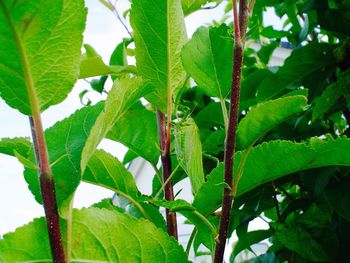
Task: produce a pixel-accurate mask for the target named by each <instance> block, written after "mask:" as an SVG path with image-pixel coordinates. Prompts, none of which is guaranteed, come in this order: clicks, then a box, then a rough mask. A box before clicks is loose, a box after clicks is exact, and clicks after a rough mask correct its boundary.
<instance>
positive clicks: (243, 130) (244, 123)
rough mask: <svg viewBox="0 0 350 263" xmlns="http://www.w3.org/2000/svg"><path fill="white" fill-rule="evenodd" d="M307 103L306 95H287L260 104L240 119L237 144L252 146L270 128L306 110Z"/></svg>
mask: <svg viewBox="0 0 350 263" xmlns="http://www.w3.org/2000/svg"><path fill="white" fill-rule="evenodd" d="M306 103H307V98H306V97H305V96H287V97H283V98H279V99H276V100H270V101H267V102H264V103H261V104H258V105H257V106H256V107H254V108H253V109H251V110H250V111H249V112H248V114H247V115H246V116H245V117H244V118H243V119H242V120H241V121H240V123H239V125H238V128H237V144H238V145H239V146H240V147H241V148H243V149H245V148H249V147H251V146H252V145H254V143H255V142H256V141H257V140H258V139H259V138H261V137H262V136H264V134H266V133H267V132H268V131H269V130H271V129H272V128H274V127H276V126H277V125H279V124H280V123H282V122H283V121H285V120H287V119H288V118H289V117H291V116H293V115H294V114H296V113H299V112H302V111H303V110H305V107H306Z"/></svg>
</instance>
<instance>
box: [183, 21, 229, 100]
mask: <svg viewBox="0 0 350 263" xmlns="http://www.w3.org/2000/svg"><path fill="white" fill-rule="evenodd" d="M232 53H233V38H232V36H231V34H230V33H229V28H228V26H226V25H225V24H223V25H221V26H220V27H217V28H216V27H214V28H207V27H200V28H199V29H198V30H197V31H196V32H195V33H194V34H193V36H192V39H191V40H190V41H188V42H187V43H186V45H185V46H184V47H183V49H182V52H181V56H182V62H183V65H184V67H185V69H186V71H187V73H189V74H190V75H191V77H192V78H193V79H194V81H195V82H196V83H197V84H198V86H199V87H200V88H201V89H202V90H203V92H204V93H205V94H206V95H208V96H211V97H217V98H224V97H226V95H227V94H228V93H229V91H230V88H231V82H232ZM224 61H225V62H224Z"/></svg>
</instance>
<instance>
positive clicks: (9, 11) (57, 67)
mask: <svg viewBox="0 0 350 263" xmlns="http://www.w3.org/2000/svg"><path fill="white" fill-rule="evenodd" d="M85 17H86V9H85V7H84V1H83V0H77V1H70V0H57V1H53V2H48V1H36V0H28V1H13V0H4V1H1V2H0V36H1V37H0V45H1V49H0V92H1V97H2V98H3V99H4V100H5V101H6V102H7V104H9V105H10V106H11V107H12V108H15V109H18V110H19V111H20V112H22V113H24V114H26V115H31V114H32V111H33V107H35V108H37V109H35V111H36V110H41V111H43V110H45V109H47V108H48V107H49V106H51V105H54V104H57V103H59V102H61V101H63V100H64V99H65V98H66V96H67V94H68V93H69V92H70V91H71V89H72V87H73V85H74V83H75V82H76V80H77V78H78V73H79V60H80V52H81V51H80V49H81V45H82V39H83V35H82V33H83V31H84V28H85Z"/></svg>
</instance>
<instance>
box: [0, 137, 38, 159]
mask: <svg viewBox="0 0 350 263" xmlns="http://www.w3.org/2000/svg"><path fill="white" fill-rule="evenodd" d="M31 148H32V143H31V142H30V140H29V138H24V137H18V138H2V139H1V141H0V153H2V154H6V155H10V156H13V157H15V152H17V153H18V154H20V155H21V156H23V157H25V158H26V157H28V155H29V151H30V149H31Z"/></svg>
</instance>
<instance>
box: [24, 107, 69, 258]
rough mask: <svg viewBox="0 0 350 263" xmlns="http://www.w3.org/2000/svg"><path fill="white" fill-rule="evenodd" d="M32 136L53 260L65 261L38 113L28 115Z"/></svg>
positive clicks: (53, 186)
mask: <svg viewBox="0 0 350 263" xmlns="http://www.w3.org/2000/svg"><path fill="white" fill-rule="evenodd" d="M29 122H30V128H31V132H32V137H33V143H34V151H35V158H36V162H37V164H38V167H39V171H38V172H39V180H40V188H41V195H42V199H43V206H44V210H45V217H46V224H47V229H48V233H49V240H50V246H51V253H52V259H53V262H57V263H65V262H66V259H65V256H64V250H63V245H62V236H61V231H60V222H59V215H58V210H57V202H56V195H55V185H54V181H53V175H52V173H51V167H50V162H49V157H48V151H47V147H46V142H45V136H44V132H43V127H42V122H41V117H40V113H37V114H33V116H32V117H29Z"/></svg>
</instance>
